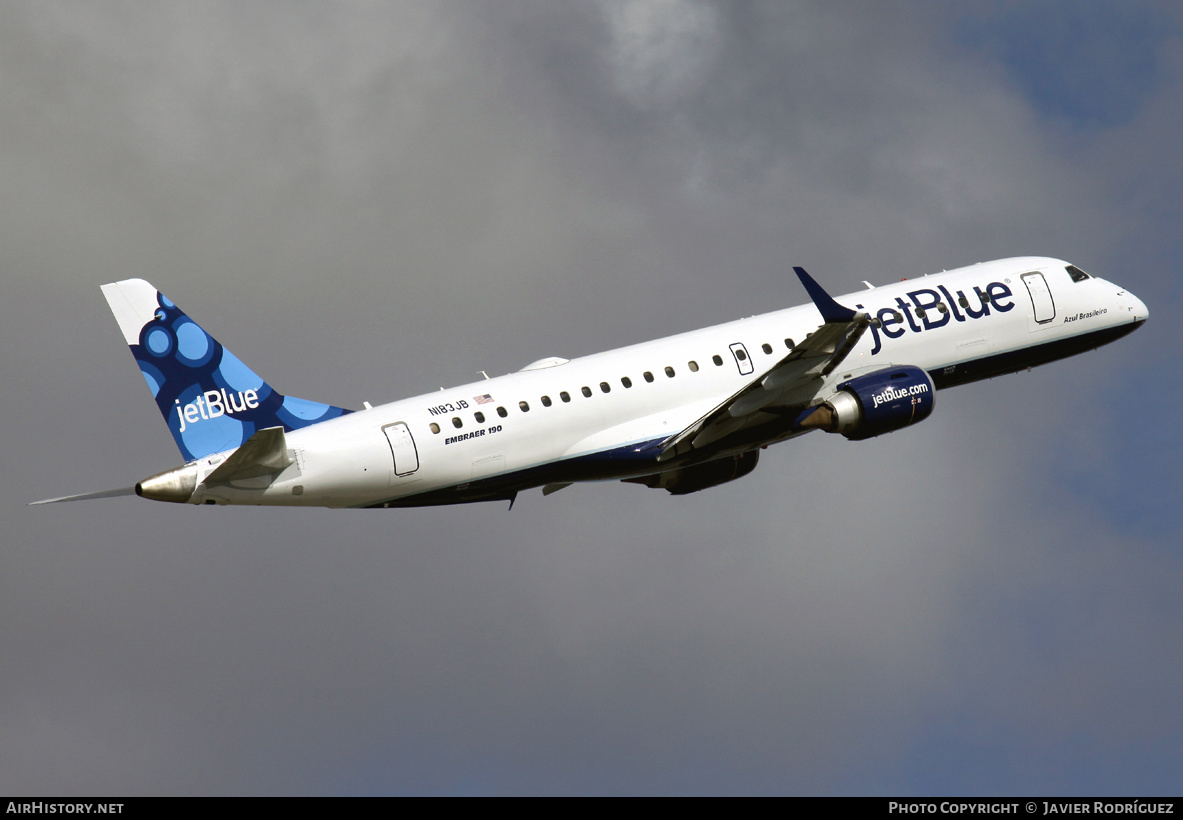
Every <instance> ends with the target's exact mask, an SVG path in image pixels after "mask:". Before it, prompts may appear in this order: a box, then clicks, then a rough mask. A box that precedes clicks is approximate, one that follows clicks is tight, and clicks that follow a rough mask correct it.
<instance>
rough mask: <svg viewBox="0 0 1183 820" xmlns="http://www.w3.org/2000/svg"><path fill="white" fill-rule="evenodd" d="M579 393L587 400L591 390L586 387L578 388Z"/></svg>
mask: <svg viewBox="0 0 1183 820" xmlns="http://www.w3.org/2000/svg"><path fill="white" fill-rule="evenodd" d="M579 392H580V393H582V394H583V395H584V396H586V397H587V398H589V399H590V398H591V388H590V387H588V386H587V385H584V386H583V387H581V388H579Z"/></svg>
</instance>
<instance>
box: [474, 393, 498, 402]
mask: <svg viewBox="0 0 1183 820" xmlns="http://www.w3.org/2000/svg"><path fill="white" fill-rule="evenodd" d="M472 400H473V401H475V402H476V403H477V404H489V403H490V402H492V401H493V397H492V396H490V395H489V394H488V393H486V394H485V395H483V396H473V397H472Z"/></svg>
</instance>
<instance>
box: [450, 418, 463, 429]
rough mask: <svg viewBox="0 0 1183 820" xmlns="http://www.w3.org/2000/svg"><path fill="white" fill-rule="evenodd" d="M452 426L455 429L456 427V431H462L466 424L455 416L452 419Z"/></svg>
mask: <svg viewBox="0 0 1183 820" xmlns="http://www.w3.org/2000/svg"><path fill="white" fill-rule="evenodd" d="M452 426H453V427H455V428H456V429H460V428H461V427H463V426H464V422H462V421H461V420H460V419H459V418H457V417H456V416H453V417H452Z"/></svg>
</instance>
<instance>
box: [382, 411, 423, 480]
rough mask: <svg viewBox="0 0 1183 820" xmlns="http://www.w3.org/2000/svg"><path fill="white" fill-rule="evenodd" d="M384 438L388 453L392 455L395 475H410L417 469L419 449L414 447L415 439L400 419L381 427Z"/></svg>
mask: <svg viewBox="0 0 1183 820" xmlns="http://www.w3.org/2000/svg"><path fill="white" fill-rule="evenodd" d="M382 432H383V433H385V434H386V440H387V441H388V442H389V443H390V454H391V456H393V457H394V474H395V475H397V476H404V475H410V474H411V473H413V472H415V471H416V470H418V469H419V451H418V450H416V449H415V439H413V438H412V437H411V431H410V430H409V429H407V425H405V424H403V423H402V422H401V421H400V422H398V423H397V424H388V425H387V426H385V427H383V428H382Z"/></svg>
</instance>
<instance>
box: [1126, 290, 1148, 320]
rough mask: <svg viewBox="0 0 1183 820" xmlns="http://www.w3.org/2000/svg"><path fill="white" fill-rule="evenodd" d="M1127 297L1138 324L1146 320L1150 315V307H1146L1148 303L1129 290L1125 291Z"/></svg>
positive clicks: (1128, 304)
mask: <svg viewBox="0 0 1183 820" xmlns="http://www.w3.org/2000/svg"><path fill="white" fill-rule="evenodd" d="M1125 298H1126V304H1127V306H1128V307H1129V309H1130V312H1131V313H1133V314H1134V321H1135V322H1137V323H1138V324H1141V323H1142V322H1145V321H1146V319H1147V317H1149V316H1150V309H1149V308H1147V307H1146V303H1145V302H1143V301H1142V300H1141V299H1139V298H1138V297H1137V296H1135V295H1134V294H1132V293H1130V292H1129V291H1128V290H1127V291H1126V293H1125Z"/></svg>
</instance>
